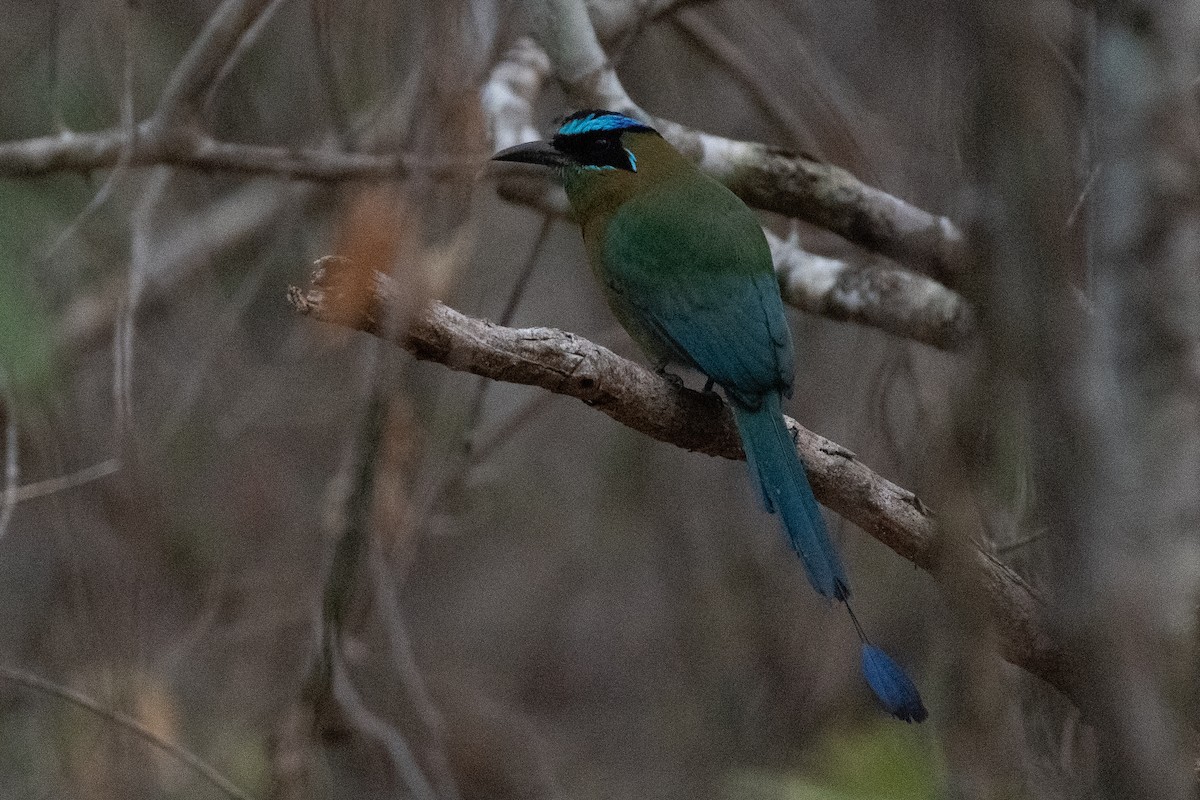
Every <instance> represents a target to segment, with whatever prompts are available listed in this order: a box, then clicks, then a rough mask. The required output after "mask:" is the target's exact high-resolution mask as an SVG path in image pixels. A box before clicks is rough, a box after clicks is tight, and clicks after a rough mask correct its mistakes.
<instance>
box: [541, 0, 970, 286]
mask: <svg viewBox="0 0 1200 800" xmlns="http://www.w3.org/2000/svg"><path fill="white" fill-rule="evenodd" d="M526 6H527V16H528V18H529V19H530V20H531V21H532V22H533V27H534V30H533V35H534V38H535V39H537V41H538V44H540V45H541V47H543V48H544V49H545V51H546V53H547V55H548V56H549V60H550V64H551V66H552V69H553V72H554V75H555V77H556V78H557V79H558V81H559V83H560V84H562V87H563V90H564V91H565V92H566V93H567V96H568V97H569V98H570V99H571V100H572V102H573V103H574V104H575V105H577V106H583V107H586V106H600V107H603V108H608V109H611V110H613V111H619V112H622V113H624V114H629V115H630V116H634V117H638V118H640V119H644V120H646V121H648V122H650V123H651V124H653V125H654V126H655V127H656V128H657V129H658V130H659V132H660V133H662V135H663V136H664V137H666V138H667V139H668V140H669V141H670V142H671V143H672V144H673V145H675V146H676V147H678V148H679V149H680V150H681V151H682V152H684V153H686V154H687V155H688V156H690V157H691V158H692V159H693V160H694V161H696V163H697V164H699V165H700V168H701V169H703V170H705V171H706V172H708V173H709V174H711V175H712V176H714V177H715V178H717V179H718V180H720V181H722V182H723V183H725V184H726V185H727V186H729V188H730V189H732V190H733V191H734V192H735V193H737V195H738V196H739V197H741V198H742V199H743V200H745V201H746V203H747V204H749V205H751V206H755V207H756V208H762V209H765V210H767V211H775V212H778V213H780V214H786V215H788V216H792V217H796V218H798V219H802V220H804V221H806V222H811V223H813V224H814V225H819V226H821V227H823V228H826V229H828V230H831V231H833V232H834V233H837V234H838V235H840V236H842V237H844V238H845V239H847V240H848V241H851V242H854V243H855V244H858V245H861V246H863V247H865V248H867V249H869V250H873V251H874V252H877V253H880V254H881V255H885V256H888V257H889V258H892V259H894V260H896V261H898V262H900V263H901V264H904V265H905V266H909V267H912V268H913V269H916V270H918V271H920V272H924V273H926V274H928V275H930V276H932V277H933V278H936V279H937V280H939V281H941V282H942V283H944V284H946V285H947V286H952V287H953V286H955V285H956V284H957V283H958V275H959V273H960V271H961V267H962V263H963V260H964V259H963V256H964V249H965V239H964V237H963V235H962V232H961V231H959V230H958V228H957V227H956V226H955V225H954V223H953V222H951V221H950V220H949V219H947V218H946V217H943V216H939V215H936V214H930V213H929V212H927V211H924V210H922V209H920V208H917V207H916V206H914V205H912V204H911V203H908V202H906V201H904V200H901V199H900V198H898V197H894V196H892V195H890V194H888V193H887V192H884V191H882V190H880V189H876V188H875V187H873V186H868V185H867V184H865V183H863V182H862V181H860V180H858V179H857V178H855V177H854V176H853V175H851V174H850V173H849V172H847V171H846V170H844V169H841V168H840V167H836V166H833V165H832V164H825V163H823V162H820V161H817V160H816V159H813V158H810V157H808V156H805V155H802V154H795V153H789V152H787V151H784V150H781V149H779V148H776V147H770V146H768V145H765V144H760V143H758V142H742V141H736V140H734V139H727V138H725V137H723V136H716V135H714V134H711V133H705V132H703V131H697V130H694V129H692V128H688V127H686V126H684V125H680V124H679V123H676V122H671V121H669V120H664V119H656V118H654V117H652V116H651V115H649V114H647V113H646V112H645V111H644V110H643V109H642V108H640V107H639V106H638V105H637V104H636V103H635V102H634V101H633V100H632V99H631V98H630V97H629V94H628V93H627V92H626V91H625V88H624V87H623V86H622V85H621V81H620V79H619V78H618V77H617V73H616V70H615V69H614V68H613V66H612V64H611V63H610V62H609V61H608V59H607V57H606V55H605V53H604V50H603V49H602V48H601V46H600V42H599V40H598V38H597V36H596V32H595V29H594V28H593V26H592V22H591V20H590V18H589V16H588V13H587V9H586V7H585V6H584V4H583V2H582V1H581V0H527V2H526Z"/></svg>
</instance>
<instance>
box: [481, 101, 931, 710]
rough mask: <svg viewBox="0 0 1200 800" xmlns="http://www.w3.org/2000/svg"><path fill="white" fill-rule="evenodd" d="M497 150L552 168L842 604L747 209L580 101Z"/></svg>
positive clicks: (837, 567) (611, 283) (641, 133)
mask: <svg viewBox="0 0 1200 800" xmlns="http://www.w3.org/2000/svg"><path fill="white" fill-rule="evenodd" d="M495 158H497V159H500V160H506V161H523V162H529V163H536V164H543V165H547V166H553V167H556V168H557V169H559V171H560V173H561V175H562V178H563V182H564V185H565V187H566V190H567V196H568V198H569V199H570V202H571V206H572V210H573V211H574V213H575V216H576V218H577V219H578V220H579V222H580V225H581V227H582V229H583V238H584V244H585V246H586V248H587V251H588V256H589V260H590V262H591V265H592V269H593V272H594V273H595V275H596V277H597V279H598V280H599V282H600V284H601V286H602V287H603V290H604V292H605V297H606V299H607V300H608V303H609V305H610V306H611V308H612V310H613V312H614V313H615V315H616V316H617V318H618V320H620V322H621V323H622V325H624V327H625V328H626V330H628V331H629V333H630V335H631V336H632V337H633V339H634V340H635V341H636V342H637V343H638V345H639V346H640V347H641V348H642V350H643V351H644V352H645V353H646V354H647V355H648V356H649V357H650V359H651V360H652V361H653V362H654V363H655V365H656V366H658V367H660V368H661V367H664V366H665V365H667V364H670V363H674V364H680V365H683V366H685V367H689V368H692V369H695V370H697V371H699V372H701V373H703V374H704V375H706V376H707V377H708V378H709V379H710V380H711V381H712V383H714V384H716V385H717V386H719V387H721V389H722V391H723V392H724V393H725V396H726V398H727V400H728V401H729V404H730V406H731V407H732V409H733V414H734V418H735V419H736V421H737V426H738V431H739V433H740V434H741V438H742V445H743V449H744V450H745V451H746V459H747V462H748V463H749V465H750V471H751V475H752V477H753V478H754V480H755V482H756V483H757V485H758V488H759V491H760V493H761V496H762V499H763V503H764V505H765V506H766V508H767V510H768V511H772V512H777V513H778V514H779V515H780V517H781V519H782V522H783V527H784V530H785V531H786V533H787V535H788V538H789V540H790V542H791V544H792V547H793V548H794V549H795V550H796V552H797V553H798V554H799V556H800V558H801V560H802V561H803V562H804V566H805V571H806V573H807V575H808V579H809V582H810V583H811V584H812V586H813V588H814V589H816V591H817V592H819V593H820V594H821V595H823V596H825V597H829V598H833V599H837V600H842V601H846V602H847V603H848V600H849V595H850V592H849V588H848V584H847V581H846V575H845V571H844V569H843V567H842V564H841V560H840V558H839V557H838V553H837V550H836V548H835V547H834V545H833V542H832V541H831V540H830V538H829V534H828V531H827V529H826V526H825V521H824V519H823V517H822V516H821V511H820V507H819V506H818V505H817V501H816V498H815V497H814V496H813V493H812V489H811V487H810V486H809V483H808V478H807V476H806V474H805V471H804V466H803V464H802V463H801V462H800V459H799V457H798V456H797V454H796V448H795V445H794V443H793V441H792V438H791V435H790V434H789V432H788V429H787V426H786V424H785V422H784V417H783V410H782V398H783V397H784V396H788V397H790V396H791V393H792V385H793V380H794V378H793V361H794V357H793V356H794V354H793V349H792V340H791V333H790V331H789V329H788V325H787V317H786V315H785V313H784V308H783V301H782V300H781V298H780V295H779V287H778V284H777V282H776V278H775V273H774V269H773V267H772V262H771V253H770V250H769V248H768V247H767V242H766V239H765V237H764V236H763V233H762V229H761V228H760V227H759V224H758V222H757V220H756V218H755V216H754V214H753V213H752V212H751V211H750V210H749V209H748V208H747V207H746V206H745V205H744V204H743V203H742V202H741V200H739V199H738V198H737V197H736V196H735V195H734V194H733V193H732V192H730V191H729V190H728V189H727V188H726V187H725V186H723V185H722V184H720V183H719V182H717V181H715V180H713V179H712V178H710V177H708V176H707V175H705V174H703V173H702V172H700V171H699V170H698V169H696V167H695V166H694V165H693V164H692V163H691V162H689V161H688V160H687V159H686V158H684V157H683V155H682V154H680V153H679V152H678V151H677V150H676V149H675V148H674V147H672V146H671V145H670V144H669V143H667V142H666V140H664V139H663V138H662V137H661V136H659V135H658V133H657V132H655V131H654V130H653V129H652V128H649V127H647V126H645V125H643V124H641V123H638V122H636V121H635V120H632V119H630V118H628V117H625V116H622V115H620V114H614V113H612V112H608V111H599V110H588V111H581V112H577V113H576V114H573V115H571V116H570V117H568V118H567V119H566V120H565V121H564V123H563V125H562V126H561V127H560V129H559V132H558V134H557V135H556V136H555V137H554V138H553V139H552V140H551V141H550V142H547V143H533V144H529V145H519V146H518V147H515V148H510V149H509V150H506V151H504V152H502V153H499V154H497V155H496V156H495ZM847 608H849V605H847ZM851 616H852V617H853V612H851ZM855 627H856V628H858V623H857V620H855ZM859 634H860V636H861V637H862V640H863V659H862V662H863V670H864V674H865V676H866V678H867V682H868V684H869V685H870V686H871V688H872V689H873V690H874V691H875V693H876V695H877V696H878V697H879V698H880V700H881V701H882V702H883V703H884V705H885V707H887V709H888V710H889V712H891V713H892V714H893V715H895V716H897V717H899V718H901V719H904V720H907V721H920V720H921V719H924V717H925V709H924V706H923V705H922V703H921V699H920V695H919V693H918V692H917V690H916V687H915V686H914V685H913V684H912V681H911V680H909V678H908V676H907V675H905V674H904V672H903V670H901V669H900V667H899V666H897V665H896V664H895V662H894V661H892V660H891V659H890V658H889V657H887V656H886V655H885V654H884V653H883V652H882V651H880V650H878V648H875V647H873V646H871V645H870V644H869V643H868V642H867V640H866V637H865V636H863V635H862V631H861V629H859Z"/></svg>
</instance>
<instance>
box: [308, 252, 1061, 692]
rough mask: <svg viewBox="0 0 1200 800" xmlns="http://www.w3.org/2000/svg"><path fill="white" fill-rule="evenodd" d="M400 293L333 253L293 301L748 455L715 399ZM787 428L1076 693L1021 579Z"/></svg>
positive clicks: (640, 426)
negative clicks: (981, 597) (973, 590)
mask: <svg viewBox="0 0 1200 800" xmlns="http://www.w3.org/2000/svg"><path fill="white" fill-rule="evenodd" d="M401 294H402V292H401V290H400V289H399V287H398V285H397V284H396V283H395V282H394V281H393V280H392V279H390V278H388V277H387V276H385V275H383V274H382V273H378V272H373V271H372V272H371V273H369V274H366V273H365V270H364V269H362V268H359V267H356V266H355V265H354V264H352V263H351V262H349V261H347V260H345V259H340V258H333V257H330V258H324V259H321V260H320V261H319V262H318V264H317V270H316V272H315V273H314V275H313V278H312V284H311V285H310V286H309V288H308V289H306V290H301V289H298V288H295V287H293V288H292V289H291V290H290V291H289V298H290V301H291V303H292V304H293V306H294V307H295V308H296V309H297V310H298V311H300V312H301V313H304V314H307V315H310V316H313V317H315V318H317V319H320V320H323V321H326V322H332V323H335V324H339V325H343V326H346V327H349V328H353V329H356V330H362V331H366V332H368V333H372V334H374V335H377V336H382V337H384V338H387V339H388V340H390V341H392V342H393V343H394V344H396V345H398V346H399V347H402V348H404V349H405V350H408V351H409V352H410V353H412V354H413V355H415V356H416V357H417V358H420V359H423V360H426V361H435V362H438V363H440V364H444V365H446V366H448V367H450V368H451V369H455V370H460V371H464V372H470V373H473V374H475V375H481V376H483V377H486V378H491V379H493V380H500V381H505V382H508V383H518V384H524V385H528V386H538V387H541V388H543V389H546V390H548V391H551V392H555V393H557V394H563V395H567V396H569V397H574V398H576V399H579V400H582V401H583V402H584V403H586V404H587V405H589V406H592V407H593V408H596V409H598V410H599V411H602V412H603V413H605V414H607V415H608V416H610V417H612V418H613V419H614V420H616V421H617V422H620V423H621V424H623V425H625V426H627V427H629V428H632V429H634V430H636V431H639V432H641V433H644V434H646V435H647V436H650V437H652V438H654V439H657V440H659V441H661V442H667V443H669V444H673V445H676V446H678V447H682V448H684V449H686V450H691V451H694V452H698V453H705V454H707V455H711V456H720V457H722V458H732V459H740V458H743V457H744V456H743V454H742V450H741V445H740V444H739V441H738V436H737V431H736V428H735V426H734V423H733V420H732V417H731V416H730V414H729V412H728V410H727V409H726V408H725V406H724V404H723V403H722V402H721V401H720V399H719V398H717V397H716V396H715V395H711V394H704V393H702V392H697V391H693V390H690V389H683V388H677V387H675V386H674V385H672V384H671V383H670V382H669V381H666V380H664V379H663V378H661V377H659V376H658V375H656V374H654V373H653V372H651V371H650V370H648V369H646V368H645V367H642V366H639V365H638V364H635V363H634V362H632V361H629V360H628V359H625V358H621V357H620V356H618V355H616V354H614V353H612V352H611V351H609V350H607V349H605V348H603V347H601V346H599V345H597V344H594V343H592V342H590V341H588V340H587V339H584V338H582V337H580V336H577V335H575V334H573V333H568V332H565V331H560V330H555V329H552V328H523V329H515V328H506V327H503V326H500V325H496V324H494V323H492V322H489V321H487V320H482V319H475V318H472V317H468V316H465V315H463V314H461V313H459V312H457V311H455V310H454V309H452V308H449V307H447V306H445V305H443V304H441V303H433V304H432V305H431V306H430V307H429V308H428V309H426V310H425V311H424V312H422V313H420V314H417V315H416V316H415V317H414V318H413V319H411V320H409V321H408V324H407V325H403V326H401V325H397V324H395V321H394V320H391V319H389V317H388V312H389V310H390V309H394V308H402V307H404V302H403V301H404V298H403V297H401ZM788 425H789V427H790V428H791V430H792V432H793V434H794V435H795V437H796V445H797V449H798V450H799V452H800V456H801V457H802V458H803V459H804V462H805V464H806V465H807V467H808V471H809V477H810V479H811V481H812V485H813V491H814V492H815V493H816V495H817V498H818V499H819V500H820V501H821V502H822V503H823V504H824V505H826V506H828V507H829V508H831V509H833V510H834V511H836V512H837V513H839V514H841V515H842V516H843V517H845V518H846V519H848V520H850V521H851V522H853V523H854V524H856V525H858V526H859V527H860V528H862V529H863V530H864V531H866V532H867V533H869V534H870V535H871V536H873V537H875V538H876V539H878V540H879V541H880V542H882V543H883V544H885V545H887V546H888V547H890V548H891V549H892V550H893V551H895V552H896V553H897V554H899V555H900V556H902V557H904V558H906V559H908V560H909V561H911V562H912V563H913V564H915V565H917V566H918V567H921V568H922V569H924V570H927V571H929V572H930V573H931V574H932V575H933V577H934V578H935V580H937V581H938V582H939V583H943V582H950V581H954V582H961V581H963V580H966V579H967V577H965V576H964V575H963V574H962V572H961V570H962V567H963V564H964V562H965V563H966V564H967V565H968V567H969V568H970V569H973V570H975V572H976V573H977V574H976V576H975V577H976V579H977V580H978V582H979V584H980V585H981V586H983V587H984V589H985V591H986V595H987V597H988V600H989V603H990V610H991V614H992V618H993V622H994V623H995V626H996V630H997V632H998V634H999V637H1000V641H1001V649H1002V653H1003V656H1004V658H1005V659H1007V660H1008V661H1010V662H1011V663H1013V664H1015V665H1017V666H1019V667H1022V668H1024V669H1026V670H1027V671H1029V672H1030V673H1032V674H1034V675H1037V676H1039V677H1041V678H1042V679H1043V680H1045V681H1047V682H1048V683H1050V684H1052V685H1054V686H1055V687H1057V688H1058V689H1059V690H1060V691H1062V692H1063V693H1064V694H1066V695H1068V696H1073V694H1074V691H1075V686H1076V677H1075V676H1076V674H1077V671H1076V668H1075V666H1074V665H1073V664H1072V663H1071V662H1070V661H1069V659H1068V658H1067V657H1066V655H1065V654H1064V653H1063V651H1062V650H1061V648H1060V647H1059V645H1058V643H1057V642H1056V641H1055V640H1054V639H1052V638H1051V637H1050V635H1049V634H1048V633H1047V631H1046V629H1045V622H1044V616H1045V606H1044V603H1043V601H1042V600H1041V599H1040V598H1039V597H1038V596H1037V595H1036V594H1035V593H1034V592H1033V590H1032V589H1031V588H1030V587H1029V586H1028V585H1027V584H1026V583H1025V582H1024V581H1022V580H1021V578H1020V577H1019V576H1018V575H1016V573H1014V572H1012V571H1011V570H1010V569H1008V568H1007V567H1005V566H1004V565H1003V564H1001V563H1000V562H999V561H997V560H996V559H995V558H993V557H992V556H991V555H990V554H988V553H987V552H985V551H984V550H983V549H981V548H980V547H978V546H977V545H975V544H969V543H962V542H948V541H945V537H944V536H943V535H942V534H941V533H940V532H939V531H938V527H937V523H936V521H935V519H934V517H933V514H932V512H930V510H929V509H928V508H926V507H925V505H924V504H923V503H922V502H921V501H920V499H918V498H917V496H916V495H914V494H913V493H912V492H910V491H908V490H906V489H903V488H902V487H900V486H897V485H896V484H894V483H892V482H891V481H889V480H887V479H886V478H884V477H882V476H881V475H878V474H876V473H875V472H872V471H871V470H870V469H869V468H868V467H867V466H866V465H864V464H863V463H862V462H861V461H859V460H858V458H857V457H856V456H855V455H854V453H852V452H850V451H849V450H847V449H846V448H844V447H841V446H840V445H838V444H836V443H834V442H831V441H829V440H828V439H825V438H824V437H821V436H819V435H817V434H815V433H813V432H812V431H809V430H807V429H805V428H803V427H801V426H800V425H799V424H797V423H796V422H795V421H794V420H790V419H789V420H788ZM963 550H965V551H966V553H967V556H966V557H965V558H964V557H963V555H962V553H961V552H959V551H963ZM950 553H953V554H952V555H950ZM943 563H945V564H946V565H947V568H946V569H943V568H942V564H943Z"/></svg>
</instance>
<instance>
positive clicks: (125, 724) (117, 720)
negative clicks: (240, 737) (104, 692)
mask: <svg viewBox="0 0 1200 800" xmlns="http://www.w3.org/2000/svg"><path fill="white" fill-rule="evenodd" d="M0 678H4V679H5V680H9V681H12V682H13V683H16V684H19V685H21V686H24V687H25V688H27V689H33V690H35V691H39V692H43V693H45V694H48V695H51V696H52V697H57V698H58V699H60V700H63V701H65V702H67V703H70V704H72V705H74V706H78V707H79V708H82V709H85V710H87V711H90V712H91V713H93V714H95V715H96V716H98V717H100V718H101V719H105V720H108V721H109V722H111V723H113V724H114V725H116V726H118V727H120V728H124V729H125V730H127V731H129V732H130V733H132V734H134V735H136V736H138V737H140V738H141V739H142V740H143V741H145V742H146V743H148V744H150V745H151V746H152V747H156V748H158V749H159V750H161V751H163V752H164V753H166V754H167V755H169V756H171V757H172V758H175V759H177V760H179V761H181V762H182V763H184V764H186V765H187V766H189V767H191V769H192V770H193V771H194V772H195V773H196V774H198V775H199V776H200V777H202V778H204V780H206V781H208V782H209V783H210V784H212V785H213V786H214V787H216V788H217V789H218V790H220V791H221V792H222V793H223V794H225V795H226V796H228V797H232V798H235V799H236V800H250V795H249V794H248V793H246V792H245V791H244V790H242V789H239V788H238V787H237V786H235V785H234V783H233V782H232V781H231V780H229V779H228V778H226V777H225V776H224V775H222V774H221V773H220V772H218V771H217V769H216V768H215V767H214V766H212V765H211V764H209V763H208V762H207V761H205V760H204V759H202V758H200V756H198V755H196V754H195V753H193V752H192V751H191V750H188V749H187V748H185V747H183V746H182V745H178V744H176V743H175V742H172V741H170V740H168V739H164V738H163V737H161V736H159V735H158V734H157V733H155V732H154V731H152V730H151V729H150V728H148V727H147V726H146V725H144V724H143V723H141V722H138V721H137V720H136V719H134V718H133V717H131V716H129V715H128V714H123V713H121V712H120V711H114V710H113V709H110V708H105V707H104V706H102V705H100V703H98V702H97V701H95V700H93V699H92V698H91V697H88V696H87V695H85V694H83V693H82V692H79V691H76V690H75V689H71V688H69V687H67V686H63V685H61V684H58V683H54V682H53V681H50V680H47V679H46V678H43V677H41V676H38V675H34V674H33V673H32V672H26V671H25V670H21V669H14V668H13V667H9V666H5V665H2V664H0Z"/></svg>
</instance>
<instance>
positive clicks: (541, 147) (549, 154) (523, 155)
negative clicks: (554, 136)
mask: <svg viewBox="0 0 1200 800" xmlns="http://www.w3.org/2000/svg"><path fill="white" fill-rule="evenodd" d="M492 161H515V162H517V163H518V164H538V165H540V166H543V167H565V166H566V165H567V164H569V163H571V159H570V158H569V157H568V156H566V155H565V154H564V153H561V152H559V151H558V150H555V149H554V145H552V144H550V142H526V143H525V144H519V145H517V146H516V147H510V148H508V149H507V150H501V151H500V152H499V153H496V155H494V156H492Z"/></svg>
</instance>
